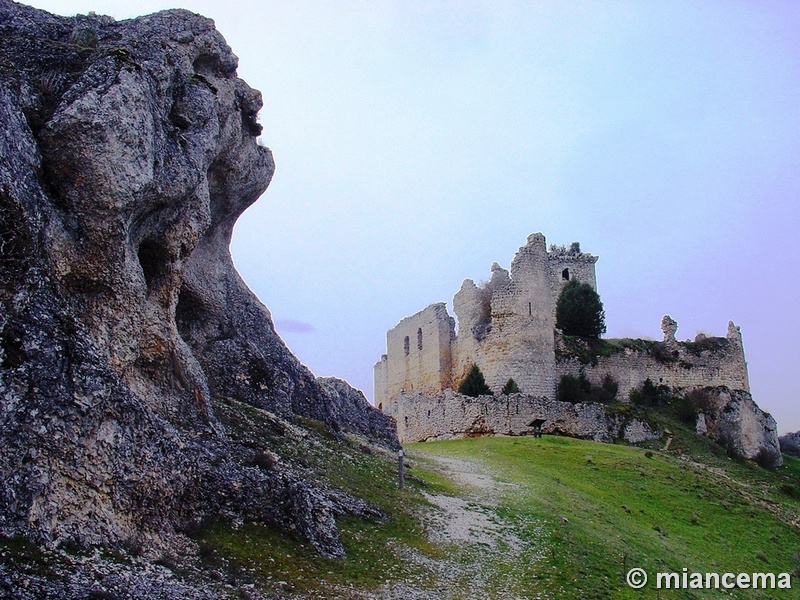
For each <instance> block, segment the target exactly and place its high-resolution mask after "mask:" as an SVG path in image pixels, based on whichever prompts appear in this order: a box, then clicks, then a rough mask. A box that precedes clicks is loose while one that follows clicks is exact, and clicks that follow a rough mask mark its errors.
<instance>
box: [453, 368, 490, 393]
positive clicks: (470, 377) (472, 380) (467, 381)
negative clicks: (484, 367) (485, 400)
mask: <svg viewBox="0 0 800 600" xmlns="http://www.w3.org/2000/svg"><path fill="white" fill-rule="evenodd" d="M458 393H459V394H464V395H465V396H472V397H473V398H477V397H478V396H487V395H491V393H492V390H490V389H489V386H488V385H486V380H485V379H484V378H483V373H481V370H480V369H479V368H478V365H472V368H471V369H470V370H469V373H467V376H466V377H464V380H463V381H462V382H461V383H460V384H459V386H458Z"/></svg>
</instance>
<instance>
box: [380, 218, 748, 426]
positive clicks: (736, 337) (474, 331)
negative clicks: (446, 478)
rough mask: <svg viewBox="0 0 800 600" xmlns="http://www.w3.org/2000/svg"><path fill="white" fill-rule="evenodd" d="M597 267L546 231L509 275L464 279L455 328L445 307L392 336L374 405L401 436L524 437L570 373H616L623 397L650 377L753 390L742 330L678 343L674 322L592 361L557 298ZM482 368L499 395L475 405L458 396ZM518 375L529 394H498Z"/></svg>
mask: <svg viewBox="0 0 800 600" xmlns="http://www.w3.org/2000/svg"><path fill="white" fill-rule="evenodd" d="M596 262H597V257H596V256H593V255H592V254H587V253H585V252H582V251H581V249H580V245H579V244H577V243H573V244H571V245H570V246H568V247H567V246H551V247H550V249H549V250H548V248H547V246H546V241H545V237H544V235H542V234H541V233H534V234H532V235H530V236H528V239H527V243H526V244H525V245H524V246H522V247H521V248H520V249H519V250H518V252H517V254H516V256H515V257H514V259H513V261H512V262H511V269H510V270H506V269H504V268H502V267H501V266H500V265H498V264H497V263H494V264H493V265H492V269H491V278H490V280H489V281H488V282H487V283H484V284H482V285H476V284H475V282H473V281H472V280H471V279H467V280H465V281H464V283H463V284H462V286H461V289H460V290H459V291H458V292H457V293H456V294H455V296H454V298H453V307H454V310H455V314H456V319H457V323H458V328H457V329H456V319H454V318H453V317H452V316H450V314H448V311H447V307H446V305H445V303H443V302H440V303H436V304H432V305H430V306H428V307H427V308H425V309H423V310H422V311H420V312H418V313H416V314H414V315H411V316H410V317H406V318H405V319H403V320H401V321H400V322H399V323H398V324H397V325H396V326H395V327H394V328H392V329H391V330H389V332H388V333H387V335H386V354H384V355H383V356H382V357H381V360H380V361H378V363H377V364H376V365H375V368H374V372H375V380H374V381H375V404H376V406H377V407H378V408H379V409H381V410H382V411H384V412H385V413H387V414H389V415H391V416H392V417H394V418H395V421H396V422H397V427H398V434H399V436H400V440H401V441H420V440H424V439H435V438H437V437H449V436H459V435H470V434H472V433H509V434H520V433H526V427H527V423H528V422H529V421H530V420H531V418H535V417H536V416H537V415H539V416H540V415H541V414H542V412H543V411H545V408H544V407H545V406H550V407H551V408H552V406H553V405H552V403H553V402H555V401H556V397H557V389H558V383H559V381H560V379H561V378H562V377H563V376H565V375H572V376H578V375H580V374H584V375H585V376H586V377H587V378H588V379H589V380H590V381H591V383H592V384H593V385H597V386H599V385H601V384H602V382H603V380H604V379H605V378H606V377H607V376H610V377H611V378H613V380H614V381H615V382H616V383H617V384H618V391H617V399H618V400H623V401H624V400H626V399H627V398H628V396H629V393H630V391H631V390H633V389H638V388H641V386H642V385H643V384H644V382H645V381H646V380H647V379H649V380H651V382H653V383H654V384H655V385H664V386H667V387H669V388H671V389H680V390H689V389H693V388H696V387H704V388H710V387H719V388H723V387H724V388H727V389H730V390H738V391H742V392H746V393H748V394H749V391H750V386H749V382H748V376H747V364H746V362H745V358H744V347H743V345H742V337H741V333H740V331H739V328H738V327H737V326H736V325H734V324H733V323H732V322H731V323H729V325H728V331H727V335H726V336H725V337H706V336H704V335H702V334H700V335H698V336H697V338H695V340H694V341H686V342H679V341H677V340H676V338H675V332H676V330H677V323H676V322H675V321H674V320H673V319H671V318H670V317H668V316H665V317H664V319H663V320H662V324H661V325H662V331H663V332H664V338H663V340H662V341H652V340H630V339H623V340H603V342H604V346H603V347H604V352H602V353H599V354H597V355H591V358H590V359H589V360H587V358H586V356H587V353H584V352H582V351H581V345H582V344H583V345H585V344H586V340H582V339H580V338H570V337H569V336H564V335H562V334H561V332H560V331H558V330H557V329H556V326H555V325H556V302H557V300H558V297H559V295H560V293H561V289H562V287H563V286H564V284H566V283H567V282H568V281H570V280H572V279H577V280H578V281H580V282H582V283H587V284H589V285H591V286H592V287H593V288H594V289H595V290H596V289H597V279H596V274H595V263H596ZM473 364H475V365H477V366H478V367H479V368H480V370H481V372H482V373H483V375H484V377H485V379H486V383H487V384H488V386H489V387H490V388H491V390H492V391H493V392H494V394H495V395H494V397H490V396H486V397H481V398H479V399H466V397H464V396H461V395H459V394H455V393H454V392H453V391H452V390H454V389H457V387H458V384H459V383H460V381H461V380H462V379H463V378H464V376H465V375H466V373H467V371H468V370H469V369H470V368H471V366H472V365H473ZM509 379H513V380H514V382H515V383H516V384H517V386H518V387H519V390H520V392H521V395H520V397H505V396H503V395H501V394H499V392H500V391H501V390H502V388H503V386H504V385H505V383H506V382H507V381H508V380H509ZM548 403H551V404H548ZM559 404H565V403H559ZM501 405H502V406H501ZM565 410H566V408H563V407H562V408H559V409H558V411H556V412H557V413H558V414H560V415H562V416H561V417H558V418H556V421H558V419H561V420H562V421H563V420H564V419H567V420H569V419H570V418H571V417H564V416H563V414H565V413H564V411H565ZM559 411H560V412H559ZM545 412H546V411H545ZM567 412H569V411H567ZM534 413H536V414H534ZM437 415H438V416H437ZM551 416H552V415H551ZM486 423H491V424H492V425H491V426H489V425H486V426H485V427H484V424H486ZM549 426H550V427H558V425H557V424H554V423H550V425H549ZM598 436H599V439H605V438H606V437H607V436H606V435H605V434H602V433H601V434H598ZM598 436H595V437H598Z"/></svg>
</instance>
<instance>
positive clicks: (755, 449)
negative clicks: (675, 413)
mask: <svg viewBox="0 0 800 600" xmlns="http://www.w3.org/2000/svg"><path fill="white" fill-rule="evenodd" d="M704 392H705V395H706V400H705V403H704V404H705V406H704V407H703V408H704V410H703V412H701V413H700V414H699V415H698V418H697V428H696V429H697V433H699V434H701V435H705V436H708V437H710V438H712V439H713V440H714V441H716V442H718V443H720V444H722V445H723V446H725V448H727V449H728V452H729V453H730V454H731V455H732V456H737V457H740V458H748V459H751V460H757V461H758V462H759V463H760V464H762V465H763V466H765V467H778V466H780V465H782V464H783V458H782V457H781V448H780V442H779V441H778V425H777V423H776V422H775V419H774V418H773V417H772V415H770V414H769V413H765V412H764V411H763V410H761V409H760V408H759V407H758V405H757V404H756V403H755V402H754V401H753V397H752V396H751V395H750V393H749V392H745V391H743V390H730V389H728V388H726V387H719V388H706V389H705V390H704Z"/></svg>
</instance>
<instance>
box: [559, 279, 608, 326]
mask: <svg viewBox="0 0 800 600" xmlns="http://www.w3.org/2000/svg"><path fill="white" fill-rule="evenodd" d="M556 327H557V328H558V329H560V330H561V331H563V332H564V335H579V336H582V337H593V338H596V337H600V336H601V335H603V334H604V333H605V332H606V313H605V310H603V303H602V302H601V301H600V296H599V295H598V294H597V292H595V291H594V288H593V287H592V286H591V285H589V284H588V283H581V282H580V281H578V280H577V279H571V280H570V281H568V282H567V283H566V284H564V287H563V288H562V290H561V295H560V296H559V297H558V302H557V303H556Z"/></svg>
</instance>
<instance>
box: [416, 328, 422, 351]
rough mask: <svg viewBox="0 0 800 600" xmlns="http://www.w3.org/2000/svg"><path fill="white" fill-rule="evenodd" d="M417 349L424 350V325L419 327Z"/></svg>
mask: <svg viewBox="0 0 800 600" xmlns="http://www.w3.org/2000/svg"><path fill="white" fill-rule="evenodd" d="M417 350H422V327H420V328H419V329H417Z"/></svg>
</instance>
